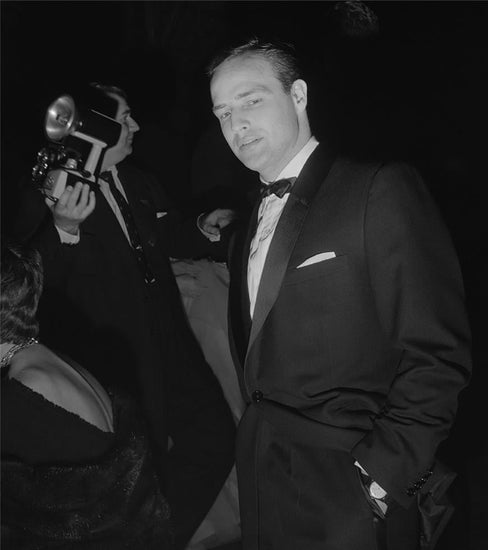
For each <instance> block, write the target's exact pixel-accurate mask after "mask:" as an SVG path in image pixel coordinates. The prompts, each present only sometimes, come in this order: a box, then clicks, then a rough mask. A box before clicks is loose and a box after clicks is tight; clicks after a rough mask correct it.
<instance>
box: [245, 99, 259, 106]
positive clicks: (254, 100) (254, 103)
mask: <svg viewBox="0 0 488 550" xmlns="http://www.w3.org/2000/svg"><path fill="white" fill-rule="evenodd" d="M260 101H261V98H257V99H250V100H249V101H248V102H247V104H248V105H256V103H259V102H260Z"/></svg>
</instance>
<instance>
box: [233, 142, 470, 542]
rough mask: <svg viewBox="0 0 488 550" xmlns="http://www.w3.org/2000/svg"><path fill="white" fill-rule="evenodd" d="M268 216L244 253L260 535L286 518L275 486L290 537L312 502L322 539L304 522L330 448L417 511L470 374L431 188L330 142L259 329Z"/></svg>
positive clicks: (239, 252) (243, 351)
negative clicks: (252, 277)
mask: <svg viewBox="0 0 488 550" xmlns="http://www.w3.org/2000/svg"><path fill="white" fill-rule="evenodd" d="M256 218H257V207H256V209H255V211H254V215H253V217H252V219H251V222H250V225H249V228H248V231H247V233H243V234H242V235H240V236H239V237H237V238H236V240H235V242H234V246H233V249H232V251H231V255H230V269H231V289H230V292H231V295H230V309H229V322H230V327H231V328H230V336H231V344H232V350H233V355H234V360H235V362H236V365H237V370H238V375H239V381H240V385H241V389H242V392H243V394H244V396H245V399H246V401H247V403H248V407H247V409H246V412H245V413H244V416H243V419H242V421H241V424H240V426H239V431H238V446H237V467H238V473H239V479H240V491H241V516H242V519H243V530H244V536H245V537H246V536H247V535H246V533H248V532H249V533H252V536H254V535H255V536H257V534H258V533H259V532H260V530H262V529H264V525H265V523H266V517H265V516H266V514H267V513H268V514H269V515H272V514H273V513H274V511H272V510H266V504H265V503H264V500H263V498H262V497H263V485H262V484H263V483H264V480H265V482H266V487H267V489H266V490H273V491H274V492H275V493H276V495H278V496H279V498H277V499H276V500H275V502H274V505H275V506H276V507H277V508H278V509H279V508H283V509H285V508H287V509H288V517H289V520H288V525H290V524H293V522H294V521H297V520H296V519H294V517H295V511H296V513H297V515H298V508H296V507H297V506H301V507H302V509H305V512H304V515H303V514H302V515H301V517H302V520H301V521H303V522H304V524H303V525H302V531H303V532H307V529H308V531H309V532H310V533H312V532H313V527H312V523H309V524H307V521H308V520H307V519H303V517H306V516H307V511H308V516H309V517H310V518H311V519H310V521H311V522H312V517H313V516H314V515H317V514H318V515H320V510H321V508H323V505H324V503H325V502H326V500H327V498H329V497H328V493H329V489H328V483H330V477H329V478H327V475H329V474H330V472H326V470H327V465H326V464H325V463H324V462H323V460H321V458H320V457H321V456H323V451H324V449H325V450H327V449H328V450H332V451H338V452H345V453H347V454H349V455H350V457H351V464H354V461H355V460H357V461H359V463H360V464H361V465H362V467H363V468H365V469H366V471H367V472H368V473H369V475H370V476H372V477H373V479H375V480H376V481H377V482H378V483H379V484H380V485H381V486H382V487H383V488H384V489H385V490H386V491H387V492H388V494H389V495H390V496H391V497H392V498H393V499H394V500H395V501H396V502H397V503H398V504H399V505H400V506H402V507H405V508H408V507H409V505H410V504H411V502H412V501H413V500H414V498H415V495H416V493H418V492H419V491H421V490H424V491H427V490H428V489H429V487H432V486H433V484H435V483H436V468H435V465H434V464H435V453H436V449H437V447H438V445H439V443H440V442H441V441H442V440H443V439H445V438H446V437H447V435H448V432H449V428H450V426H451V423H452V422H453V419H454V416H455V412H456V406H457V398H458V393H459V392H460V390H461V389H462V388H463V387H464V386H465V385H466V383H467V381H468V378H469V372H470V351H469V350H470V347H469V340H470V333H469V327H468V323H467V316H466V312H465V306H464V296H463V283H462V280H461V274H460V269H459V266H458V261H457V258H456V253H455V251H454V249H453V246H452V244H451V240H450V238H449V235H448V233H447V231H446V228H445V226H444V224H443V222H442V221H441V219H440V216H439V213H438V211H437V208H436V207H435V205H434V203H433V201H432V199H431V197H430V196H429V193H428V191H427V189H426V187H425V186H424V184H423V182H422V180H421V178H420V177H419V176H418V174H417V173H416V171H415V170H414V169H413V168H412V167H410V166H407V165H403V164H379V163H378V164H373V163H371V164H366V163H358V162H355V161H352V160H349V159H345V158H337V159H334V158H333V157H332V156H331V155H329V153H328V152H327V150H326V149H325V147H324V146H322V145H319V146H318V147H317V149H316V150H315V151H314V152H313V153H312V155H311V156H310V158H309V159H308V161H307V163H306V164H305V166H304V168H303V170H302V171H301V173H300V175H299V177H298V179H297V181H296V183H295V185H294V188H293V190H292V193H291V194H290V196H289V198H288V201H287V203H286V205H285V208H284V210H283V213H282V215H281V218H280V220H279V222H278V225H277V228H276V231H275V234H274V236H273V239H272V242H271V245H270V248H269V251H268V255H267V257H266V261H265V265H264V269H263V273H262V278H261V282H260V285H259V289H258V293H257V299H256V305H255V310H254V315H253V319H252V321H251V319H250V314H249V296H248V290H247V289H248V287H247V265H248V256H249V246H250V242H251V239H252V236H253V234H254V232H255V229H256ZM319 254H320V255H322V256H318V255H319ZM314 257H316V258H315V260H320V259H321V258H325V259H322V260H321V261H314ZM307 260H309V262H307V263H308V265H305V266H303V267H300V265H301V264H302V263H304V262H306V261H307ZM285 454H287V456H289V457H290V458H289V459H287V460H288V462H286V464H285V461H284V458H283V457H284V456H285ZM279 468H282V470H283V475H282V476H281V477H279V482H278V481H277V482H276V483H277V484H278V483H279V484H281V486H276V487H272V484H273V479H275V477H276V479H278V476H277V475H276V470H277V469H279ZM305 485H306V486H307V487H308V488H309V491H308V493H305V492H304V491H303V488H304V487H305ZM290 487H292V489H293V490H292V489H290ZM270 488H271V489H270ZM300 488H302V490H300ZM291 499H295V500H296V502H291ZM298 502H300V504H298ZM294 507H295V508H294ZM302 511H303V510H302ZM300 513H301V512H300ZM338 513H339V512H338ZM346 519H347V518H346ZM343 520H344V516H342V517H341V521H343ZM312 536H313V535H312ZM245 547H246V548H254V547H256V548H257V547H258V545H257V543H256V545H255V546H253V544H252V543H251V544H250V545H248V546H245ZM293 547H294V546H293V543H291V546H290V548H293ZM302 547H303V548H306V547H307V546H300V544H296V545H295V548H297V549H298V548H302ZM309 547H310V548H312V546H309ZM334 548H335V547H334ZM344 548H345V546H344Z"/></svg>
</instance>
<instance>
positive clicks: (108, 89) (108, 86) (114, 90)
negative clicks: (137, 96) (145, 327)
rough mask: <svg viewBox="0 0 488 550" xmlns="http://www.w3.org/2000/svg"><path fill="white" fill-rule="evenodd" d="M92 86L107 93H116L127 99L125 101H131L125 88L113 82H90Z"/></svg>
mask: <svg viewBox="0 0 488 550" xmlns="http://www.w3.org/2000/svg"><path fill="white" fill-rule="evenodd" d="M90 86H91V87H92V88H95V89H96V90H99V91H100V92H102V93H103V94H105V95H108V94H115V95H118V96H120V97H122V98H123V99H125V101H127V102H129V97H128V96H127V93H126V92H125V90H123V89H122V88H119V87H118V86H114V85H112V84H100V83H99V82H90Z"/></svg>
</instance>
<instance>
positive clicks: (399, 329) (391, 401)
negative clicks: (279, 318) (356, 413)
mask: <svg viewBox="0 0 488 550" xmlns="http://www.w3.org/2000/svg"><path fill="white" fill-rule="evenodd" d="M364 247H365V255H366V262H367V267H368V270H369V276H370V283H371V288H372V292H373V295H374V300H375V305H376V310H377V315H378V319H379V321H380V324H381V326H382V329H383V330H384V332H385V334H386V335H387V337H388V339H389V340H390V341H391V345H392V346H393V347H394V348H396V349H398V350H399V351H400V361H399V362H398V364H397V365H396V373H395V376H394V380H393V383H392V385H391V387H390V391H389V393H388V396H387V401H386V404H385V406H384V407H383V409H382V411H381V412H380V414H379V415H378V416H377V417H376V418H375V420H374V424H373V429H372V431H370V432H369V433H368V434H367V435H366V436H365V437H364V438H363V439H362V440H361V441H360V442H359V443H358V444H357V445H356V446H355V448H354V449H353V451H352V454H353V456H354V457H355V458H356V459H357V460H358V461H359V463H360V464H361V465H362V466H363V467H364V468H365V469H366V470H367V472H368V473H369V474H370V475H371V476H372V477H373V478H374V479H375V480H376V481H377V482H378V483H379V484H380V485H381V486H382V487H383V488H384V489H385V490H386V491H387V492H388V493H389V494H390V495H391V496H392V497H393V498H394V499H395V500H396V501H397V502H398V503H400V504H401V505H403V506H408V505H409V504H410V502H411V501H412V500H413V497H414V496H415V495H416V494H417V493H418V492H419V491H420V490H426V489H427V488H428V487H429V485H432V484H433V483H434V482H435V479H436V475H435V474H436V469H435V467H434V466H433V465H434V462H435V454H436V450H437V447H438V445H439V444H440V442H441V441H442V440H444V439H445V438H446V437H447V436H448V433H449V430H450V427H451V425H452V423H453V421H454V418H455V414H456V409H457V400H458V394H459V392H460V391H461V390H462V388H463V387H464V386H465V385H466V384H467V382H468V380H469V375H470V369H471V359H470V330H469V325H468V321H467V314H466V311H465V303H464V290H463V282H462V278H461V272H460V268H459V265H458V260H457V256H456V252H455V250H454V247H453V245H452V243H451V239H450V237H449V235H448V232H447V229H446V227H445V226H444V224H443V222H442V220H441V217H440V215H439V212H438V211H437V208H436V206H435V205H434V202H433V200H432V198H431V197H430V195H429V193H428V191H427V189H426V187H425V186H424V184H423V182H422V180H421V178H420V177H419V176H418V174H417V173H416V171H415V170H414V169H413V168H411V167H408V166H404V165H385V166H383V167H381V168H380V169H379V170H378V171H377V172H376V173H375V175H374V177H373V178H372V181H371V185H370V187H369V196H368V201H367V207H366V212H365V220H364Z"/></svg>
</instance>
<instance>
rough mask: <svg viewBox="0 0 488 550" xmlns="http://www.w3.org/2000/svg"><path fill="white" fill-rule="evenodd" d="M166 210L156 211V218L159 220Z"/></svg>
mask: <svg viewBox="0 0 488 550" xmlns="http://www.w3.org/2000/svg"><path fill="white" fill-rule="evenodd" d="M167 213H168V212H156V218H157V219H158V220H159V219H160V218H164V216H166V214H167Z"/></svg>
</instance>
